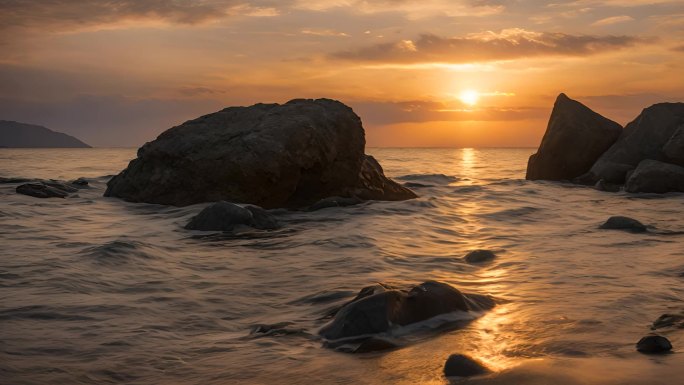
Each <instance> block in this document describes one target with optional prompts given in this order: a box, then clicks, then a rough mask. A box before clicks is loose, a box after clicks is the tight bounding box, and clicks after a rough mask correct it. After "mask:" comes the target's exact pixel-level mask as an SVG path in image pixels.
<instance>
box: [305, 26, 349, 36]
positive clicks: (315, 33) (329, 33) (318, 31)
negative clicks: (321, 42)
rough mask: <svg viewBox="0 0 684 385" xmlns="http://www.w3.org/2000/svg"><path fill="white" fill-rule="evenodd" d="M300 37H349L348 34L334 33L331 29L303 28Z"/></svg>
mask: <svg viewBox="0 0 684 385" xmlns="http://www.w3.org/2000/svg"><path fill="white" fill-rule="evenodd" d="M300 33H301V34H302V35H312V36H337V37H349V34H347V33H344V32H339V31H335V30H332V29H310V28H305V29H303V30H301V31H300Z"/></svg>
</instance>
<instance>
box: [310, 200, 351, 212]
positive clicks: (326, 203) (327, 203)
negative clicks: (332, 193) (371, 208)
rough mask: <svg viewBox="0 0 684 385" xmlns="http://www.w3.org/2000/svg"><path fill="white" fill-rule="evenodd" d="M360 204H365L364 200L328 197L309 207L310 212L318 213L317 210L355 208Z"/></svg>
mask: <svg viewBox="0 0 684 385" xmlns="http://www.w3.org/2000/svg"><path fill="white" fill-rule="evenodd" d="M359 203H363V200H361V199H359V198H356V197H352V198H345V197H327V198H323V199H321V200H319V201H318V202H316V203H314V204H312V205H311V206H309V208H308V211H316V210H321V209H326V208H328V207H347V206H354V205H358V204H359Z"/></svg>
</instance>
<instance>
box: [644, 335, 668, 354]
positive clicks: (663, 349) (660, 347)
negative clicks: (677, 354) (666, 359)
mask: <svg viewBox="0 0 684 385" xmlns="http://www.w3.org/2000/svg"><path fill="white" fill-rule="evenodd" d="M636 349H637V350H638V351H639V352H641V353H646V354H658V353H667V352H669V351H670V350H672V344H671V343H670V341H669V340H668V339H667V338H665V337H663V336H657V335H649V336H646V337H644V338H642V339H640V340H639V342H637V344H636Z"/></svg>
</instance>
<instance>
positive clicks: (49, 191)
mask: <svg viewBox="0 0 684 385" xmlns="http://www.w3.org/2000/svg"><path fill="white" fill-rule="evenodd" d="M75 191H77V190H76V189H75V188H73V187H69V186H66V185H63V184H61V183H56V182H35V183H25V184H22V185H20V186H17V188H16V192H17V193H19V194H23V195H29V196H32V197H36V198H66V197H67V196H69V193H72V192H75Z"/></svg>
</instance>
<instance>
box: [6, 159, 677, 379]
mask: <svg viewBox="0 0 684 385" xmlns="http://www.w3.org/2000/svg"><path fill="white" fill-rule="evenodd" d="M366 151H367V153H370V154H372V155H374V156H375V157H376V158H377V159H378V160H379V161H380V163H381V164H382V166H383V167H384V169H385V173H386V174H387V175H388V176H390V177H392V178H395V179H396V180H397V181H399V182H402V183H412V185H413V186H419V185H420V186H422V187H414V188H413V189H414V191H415V192H416V193H417V194H418V195H419V197H418V198H417V199H413V200H408V201H403V202H366V203H363V204H360V205H357V206H352V207H340V208H337V207H335V208H327V209H323V210H319V211H314V212H306V211H285V210H279V211H277V212H275V215H276V217H277V218H278V220H279V221H280V222H281V224H282V225H283V226H282V228H281V229H279V230H275V231H260V230H251V229H247V228H245V229H240V230H238V231H235V232H230V233H215V232H214V233H212V232H199V231H189V230H185V229H184V225H185V224H186V223H187V222H188V221H189V220H190V218H192V217H193V216H194V215H196V214H197V213H198V212H199V211H200V210H201V209H202V208H204V207H205V206H206V204H198V205H193V206H188V207H171V206H161V205H154V204H140V203H128V202H124V201H122V200H119V199H116V198H105V197H103V193H104V191H105V188H106V183H107V181H108V180H109V178H110V177H111V176H112V175H114V174H116V173H118V172H119V171H121V170H122V169H124V168H125V167H126V165H127V163H128V162H129V160H131V159H132V158H134V157H135V154H136V149H130V148H126V149H0V177H5V178H10V177H13V178H44V179H57V180H67V181H68V180H72V179H76V178H80V177H83V178H86V179H87V180H88V182H89V185H90V188H88V189H82V190H80V191H79V192H78V193H76V194H74V195H72V196H70V197H68V198H65V199H60V198H52V199H38V198H34V197H30V196H25V195H19V194H17V193H16V192H15V188H16V187H17V185H18V183H3V184H0V198H1V199H0V240H1V248H0V250H1V257H0V384H3V385H15V384H16V385H19V384H56V385H57V384H66V385H70V384H74V385H75V384H198V385H199V384H203V385H206V384H217V385H223V384H316V385H321V384H451V383H466V384H549V385H551V384H553V385H556V384H609V385H610V384H668V385H673V384H684V354H683V352H684V329H677V328H666V329H661V330H658V331H657V332H658V333H659V334H661V335H663V336H666V337H667V338H668V339H669V340H670V341H671V342H672V345H673V346H674V348H673V351H672V353H670V354H663V355H644V354H641V353H639V352H637V351H636V349H635V343H636V342H637V341H639V339H640V338H642V337H644V336H646V335H648V334H649V333H651V332H652V330H651V325H652V323H653V321H655V320H656V319H657V318H658V317H659V316H660V315H662V314H666V313H667V314H679V313H683V312H684V235H682V231H684V214H683V213H684V195H683V194H674V193H673V194H665V195H655V194H637V195H635V194H627V193H624V192H619V193H609V192H603V191H598V190H595V189H593V188H591V187H584V186H575V185H571V184H565V183H558V182H544V181H527V180H525V168H526V163H527V158H528V157H529V155H530V154H531V153H533V152H534V149H531V148H523V149H473V148H461V149H452V148H440V149H417V148H391V149H390V148H369V149H367V150H366ZM614 215H623V216H629V217H632V218H635V219H638V220H639V221H641V222H643V223H644V224H647V225H648V226H649V231H648V232H645V233H630V232H624V231H616V230H603V229H599V226H600V225H601V224H602V223H603V222H604V221H606V219H608V218H609V217H611V216H614ZM475 249H488V250H492V251H494V252H495V253H496V255H497V258H496V259H495V260H494V261H492V262H490V263H484V264H476V265H475V264H469V263H466V262H465V261H464V259H463V256H464V255H465V254H466V253H467V252H468V251H470V250H475ZM426 280H437V281H442V282H446V283H448V284H451V285H453V286H454V287H456V288H458V289H460V290H462V291H463V292H466V293H476V294H486V295H490V296H492V297H493V298H495V299H496V302H497V305H496V307H495V308H493V309H492V310H489V311H486V312H483V313H479V314H473V315H472V319H471V320H470V322H467V323H461V324H460V326H459V327H444V325H441V324H440V323H439V322H434V320H431V321H426V322H425V324H424V325H422V326H421V327H420V328H418V329H417V330H418V331H417V332H416V333H410V336H409V337H407V338H404V340H403V341H404V344H403V346H401V347H400V348H397V349H394V350H390V351H385V352H375V353H365V354H349V353H344V352H339V351H335V350H333V349H330V348H328V347H326V346H325V344H324V343H323V341H321V340H320V339H319V338H318V337H317V332H318V330H319V329H320V328H321V327H322V326H323V325H324V324H325V323H326V322H328V321H327V320H326V319H324V315H325V314H326V313H328V312H329V311H330V309H332V308H334V307H335V306H339V305H341V304H343V303H344V302H346V301H349V300H350V299H352V298H353V297H354V296H355V295H356V294H357V292H358V291H359V290H360V289H362V288H363V287H366V286H370V285H373V284H375V283H385V284H389V285H394V286H397V287H411V286H413V285H416V284H419V283H421V282H424V281H426ZM264 325H271V326H264ZM272 325H277V327H273V326H272ZM270 328H272V329H273V330H275V332H273V333H262V332H259V331H264V330H270ZM451 354H466V355H468V356H470V357H472V358H474V359H477V360H479V361H481V362H482V363H484V364H485V365H486V366H488V367H489V368H490V369H492V374H490V375H486V376H482V377H475V378H471V379H454V378H446V377H445V376H444V374H443V367H444V363H445V361H446V360H447V358H448V357H449V356H450V355H451Z"/></svg>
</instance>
